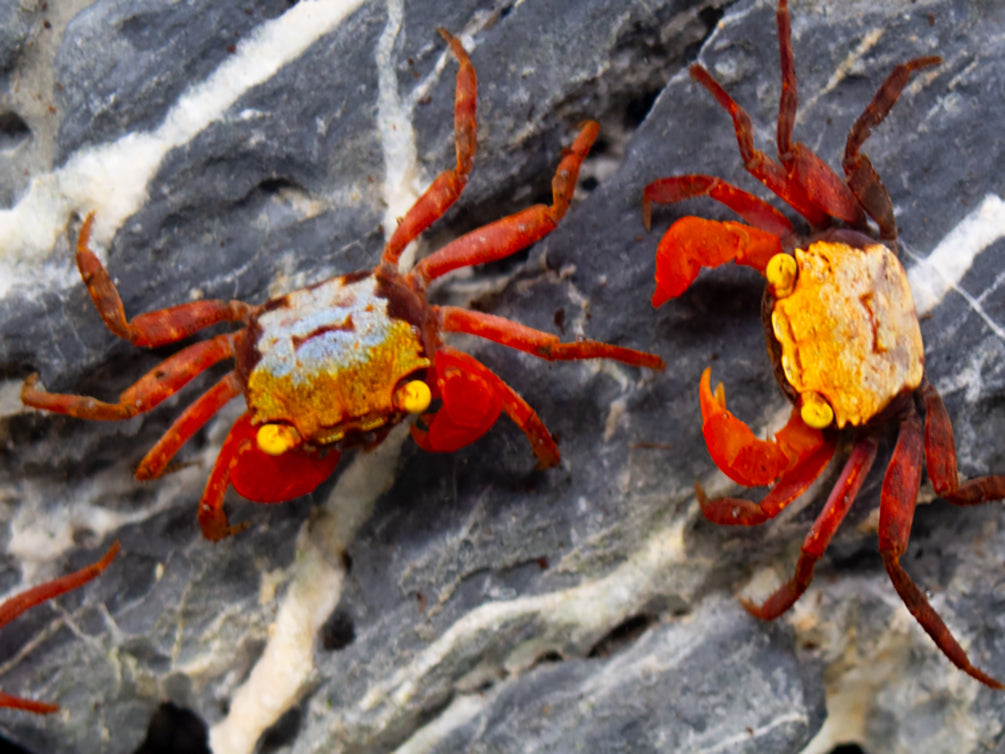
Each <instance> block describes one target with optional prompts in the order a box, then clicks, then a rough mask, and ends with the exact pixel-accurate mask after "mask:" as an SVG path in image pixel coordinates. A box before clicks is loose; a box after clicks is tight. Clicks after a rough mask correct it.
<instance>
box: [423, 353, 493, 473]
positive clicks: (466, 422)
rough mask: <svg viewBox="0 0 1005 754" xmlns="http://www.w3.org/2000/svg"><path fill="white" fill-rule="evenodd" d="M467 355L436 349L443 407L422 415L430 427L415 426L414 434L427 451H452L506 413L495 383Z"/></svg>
mask: <svg viewBox="0 0 1005 754" xmlns="http://www.w3.org/2000/svg"><path fill="white" fill-rule="evenodd" d="M468 360H470V361H474V359H472V358H471V357H470V356H468V355H467V354H463V353H460V352H458V351H453V350H447V349H441V350H439V351H437V352H436V361H435V366H434V369H435V371H436V389H435V390H434V395H435V394H439V397H440V398H441V399H442V401H443V406H442V407H441V408H440V410H439V411H437V412H436V413H435V414H425V415H424V416H423V417H422V418H423V420H424V421H425V422H426V425H427V426H428V430H422V429H420V428H419V427H417V426H415V425H414V424H413V425H412V437H413V438H414V439H415V442H416V444H417V445H418V446H419V447H420V448H422V449H423V450H427V451H430V452H434V453H450V452H453V451H455V450H458V449H460V448H463V447H464V446H465V445H469V444H470V443H473V442H474V441H475V440H477V439H478V438H479V437H481V436H482V435H484V434H485V433H486V432H488V430H489V429H490V428H491V427H492V425H493V424H495V423H496V420H497V419H498V418H499V414H500V413H502V398H501V397H500V395H499V393H498V392H497V391H496V390H495V389H494V388H493V386H492V385H491V384H490V383H489V382H487V381H486V380H485V379H483V377H482V376H481V375H480V374H479V373H478V371H477V370H474V369H472V366H471V364H469V363H468Z"/></svg>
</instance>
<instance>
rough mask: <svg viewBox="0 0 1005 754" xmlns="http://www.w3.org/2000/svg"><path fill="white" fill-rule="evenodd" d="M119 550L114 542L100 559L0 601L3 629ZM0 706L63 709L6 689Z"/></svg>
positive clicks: (93, 573) (95, 571) (90, 575)
mask: <svg viewBox="0 0 1005 754" xmlns="http://www.w3.org/2000/svg"><path fill="white" fill-rule="evenodd" d="M118 552H119V543H118V542H113V543H112V546H111V547H109V548H108V551H107V552H106V553H105V554H104V555H103V556H102V558H101V559H100V560H98V561H97V562H95V563H91V564H90V565H86V566H84V567H83V568H81V569H80V570H78V571H74V572H73V573H68V574H67V575H65V576H60V577H59V578H56V579H52V580H51V581H46V582H45V583H43V584H39V585H38V586H36V587H32V588H31V589H28V590H26V591H23V592H21V593H20V594H15V595H14V596H13V597H9V598H7V599H6V600H4V602H3V603H0V628H3V627H4V626H6V625H7V624H8V623H10V622H11V621H12V620H14V619H15V618H17V617H18V616H19V615H21V613H23V612H25V611H26V610H30V609H31V608H33V607H35V606H36V605H41V604H42V603H43V602H47V601H49V600H51V599H54V598H56V597H58V596H60V595H61V594H66V593H67V592H70V591H72V590H74V589H77V588H79V587H81V586H83V585H84V584H86V583H87V582H88V581H90V580H91V579H94V578H96V577H97V576H98V575H99V574H100V573H101V572H102V571H104V570H105V569H106V568H108V566H109V564H110V563H111V562H112V560H114V559H115V556H116V555H117V554H118ZM0 707H11V708H13V709H20V710H25V711H26V712H35V713H37V714H40V715H46V714H49V713H50V712H56V711H57V710H58V709H59V705H57V704H50V703H49V702H39V701H35V700H33V699H24V698H22V697H19V696H13V695H11V694H5V693H4V692H3V691H0Z"/></svg>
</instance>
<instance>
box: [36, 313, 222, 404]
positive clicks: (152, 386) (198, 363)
mask: <svg viewBox="0 0 1005 754" xmlns="http://www.w3.org/2000/svg"><path fill="white" fill-rule="evenodd" d="M233 354H234V334H233V333H225V334H223V335H217V336H216V337H215V338H212V339H210V340H204V341H201V342H199V343H193V344H192V345H190V346H188V347H187V348H184V349H182V350H181V351H179V352H178V353H176V354H174V355H173V356H169V357H168V358H167V359H165V360H164V361H162V362H161V363H160V364H158V365H157V366H156V367H154V368H153V369H152V370H150V371H149V372H147V373H146V374H145V375H143V376H142V377H140V379H139V380H137V381H136V382H134V383H133V384H132V385H131V386H130V387H128V388H126V389H125V390H124V391H123V392H122V394H121V395H120V396H119V402H118V403H105V402H104V401H99V400H97V399H95V398H91V397H89V396H86V395H72V394H65V393H49V392H46V391H44V390H38V389H37V388H36V387H35V385H36V384H37V383H38V375H37V374H33V375H30V376H29V377H28V379H26V380H25V381H24V385H23V386H22V387H21V402H22V403H24V405H26V406H33V407H34V408H41V409H45V410H46V411H54V412H56V413H58V414H67V415H69V416H75V417H77V418H78V419H94V420H97V421H118V420H120V419H128V418H130V417H132V416H136V414H142V413H144V412H145V411H149V410H150V409H152V408H154V406H156V405H157V404H159V403H161V402H162V401H163V400H165V399H166V398H168V397H170V396H172V395H174V394H175V393H176V392H178V391H179V390H180V389H181V388H183V387H184V386H185V385H187V384H188V383H189V382H190V381H191V380H193V379H194V378H195V377H196V376H198V375H199V374H201V373H202V372H204V371H205V370H207V369H209V368H210V367H211V366H213V365H214V364H216V363H217V362H220V361H222V360H223V359H226V358H229V357H231V356H233Z"/></svg>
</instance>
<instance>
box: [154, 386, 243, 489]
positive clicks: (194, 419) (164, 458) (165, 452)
mask: <svg viewBox="0 0 1005 754" xmlns="http://www.w3.org/2000/svg"><path fill="white" fill-rule="evenodd" d="M240 394H241V383H240V381H239V380H238V379H237V375H236V374H234V372H228V373H227V374H226V375H225V376H224V377H223V379H222V380H220V381H219V382H217V383H216V384H215V385H213V387H211V388H210V389H209V390H207V391H206V392H205V393H203V394H202V395H200V396H199V398H198V399H197V400H196V401H195V402H194V403H192V404H191V405H190V406H189V407H188V408H186V409H185V410H184V411H183V412H182V413H181V415H180V416H179V417H178V418H177V419H175V420H174V423H173V424H172V425H171V426H170V428H168V431H167V432H165V433H164V434H163V435H161V438H160V439H159V440H158V441H157V444H156V445H154V446H153V447H152V448H151V449H150V450H149V452H148V453H147V454H146V455H145V456H143V460H142V461H140V465H139V466H138V467H137V469H136V478H137V479H139V480H141V481H145V480H147V479H154V478H156V477H159V476H160V475H161V474H162V473H163V472H164V467H165V466H167V464H168V461H170V460H171V459H172V458H174V455H175V453H177V452H178V450H179V448H181V446H182V445H184V444H185V443H186V442H188V440H189V438H190V437H192V435H194V434H195V433H196V432H198V431H199V430H200V429H202V427H203V426H205V424H206V422H208V421H209V420H210V419H211V418H213V416H214V415H215V414H216V412H217V411H219V410H220V409H221V408H223V406H225V405H226V404H227V403H228V402H229V401H230V400H231V399H232V398H236V397H237V396H239V395H240Z"/></svg>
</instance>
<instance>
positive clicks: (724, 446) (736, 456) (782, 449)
mask: <svg viewBox="0 0 1005 754" xmlns="http://www.w3.org/2000/svg"><path fill="white" fill-rule="evenodd" d="M711 375H712V368H711V367H707V368H706V369H705V371H704V372H702V375H701V385H700V386H699V389H698V397H699V400H700V401H701V418H702V427H701V431H702V434H703V435H704V436H705V444H706V445H707V446H708V452H709V454H710V455H711V456H712V460H713V461H714V462H715V465H716V466H718V467H719V469H720V470H721V471H722V472H723V473H724V474H725V475H726V476H728V477H729V478H730V479H732V480H733V481H734V482H737V483H739V484H742V485H744V486H745V487H763V486H765V485H768V484H771V483H772V482H773V481H775V479H777V478H778V477H779V475H781V474H782V473H783V472H785V471H787V470H788V469H791V468H792V467H794V466H796V465H797V464H798V463H800V462H801V461H803V460H804V459H805V458H807V457H808V456H809V455H811V454H812V453H813V451H815V450H816V449H817V448H819V447H820V446H821V445H823V443H824V438H823V434H822V433H821V432H820V430H818V429H813V428H812V427H808V426H806V424H805V423H804V422H803V421H802V419H800V418H799V411H798V410H793V412H792V416H791V417H790V419H789V421H788V423H787V424H786V425H785V426H784V427H782V429H780V430H779V431H778V432H776V433H775V439H774V440H773V441H772V440H759V439H758V438H757V437H755V436H754V433H753V432H752V431H751V430H750V427H748V426H747V425H746V424H744V423H743V422H742V421H740V420H739V419H737V418H736V417H735V416H733V414H732V413H730V412H729V411H728V410H727V409H726V391H725V390H724V389H723V387H722V383H721V382H720V383H719V384H718V385H717V386H716V388H715V393H713V392H712V389H711Z"/></svg>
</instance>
